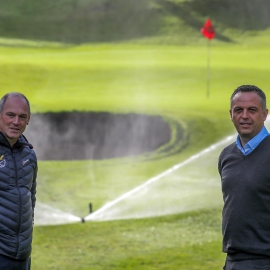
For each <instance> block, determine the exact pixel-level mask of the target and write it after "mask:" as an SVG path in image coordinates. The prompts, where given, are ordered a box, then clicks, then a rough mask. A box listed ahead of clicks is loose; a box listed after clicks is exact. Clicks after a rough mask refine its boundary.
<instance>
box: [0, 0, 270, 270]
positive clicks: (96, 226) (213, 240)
mask: <svg viewBox="0 0 270 270" xmlns="http://www.w3.org/2000/svg"><path fill="white" fill-rule="evenodd" d="M166 2H170V4H171V6H170V7H174V8H175V9H174V8H173V9H170V8H169V7H168V6H166V9H162V8H164V7H165V6H164V3H166ZM196 2H198V1H196ZM196 2H194V1H160V3H157V2H153V3H154V4H155V5H154V7H152V8H151V10H150V11H149V9H148V7H147V9H146V13H144V14H149V13H147V12H152V11H153V10H154V11H160V10H163V13H162V16H161V17H156V16H154V17H151V16H150V17H148V19H149V18H150V19H151V18H153V22H154V21H155V22H158V23H160V24H159V28H158V29H157V28H156V27H154V28H151V27H149V28H147V29H146V32H147V31H148V32H147V33H148V34H147V33H146V32H142V31H141V30H140V27H141V26H140V25H139V24H137V26H136V27H137V28H136V29H135V30H136V31H137V32H136V31H134V32H133V33H131V32H125V33H124V32H122V34H121V35H118V34H117V33H116V32H115V31H112V29H113V27H115V25H117V24H118V25H119V24H120V25H121V24H122V25H123V23H122V22H121V19H122V18H124V16H126V14H130V10H125V12H124V13H123V16H120V17H119V18H120V19H119V20H118V21H117V24H112V28H111V27H109V26H108V23H107V22H106V23H107V24H105V23H104V19H108V17H107V16H106V14H107V13H106V12H107V11H106V10H102V12H101V13H102V16H103V18H102V16H101V18H100V20H97V21H96V22H98V21H99V22H100V23H101V24H100V25H99V26H98V25H95V26H96V28H91V31H88V32H89V33H90V35H88V34H87V35H85V33H86V32H87V27H88V26H87V23H89V21H91V20H88V21H87V23H84V24H80V22H78V18H79V17H80V16H79V15H80V14H81V13H80V12H81V11H82V10H83V9H84V7H85V6H84V5H85V3H86V2H85V1H69V2H68V1H66V2H65V3H66V4H67V5H65V9H64V10H62V12H61V13H58V12H60V11H61V9H58V6H57V8H52V9H50V8H48V7H45V6H44V7H45V8H46V9H45V11H46V10H47V11H46V12H47V13H46V12H45V13H44V14H43V15H44V16H43V19H44V21H42V20H40V18H41V17H40V16H35V18H34V15H38V14H39V15H40V10H41V11H42V8H41V6H39V5H36V6H31V3H32V2H31V1H23V2H20V3H19V2H18V3H17V4H16V5H10V1H3V3H2V8H1V12H2V13H1V14H0V15H1V19H2V20H1V22H2V23H1V25H0V33H1V34H2V36H3V37H13V38H14V39H5V38H1V40H0V44H1V46H2V47H0V82H1V86H2V87H1V90H0V91H1V94H4V93H5V92H8V91H21V92H23V93H25V94H26V95H27V96H28V97H29V99H30V101H31V103H32V111H33V112H45V111H63V110H64V111H71V110H79V111H80V110H86V111H110V112H115V113H117V112H127V113H128V112H140V113H149V114H160V115H163V116H164V117H170V118H173V119H175V120H177V121H179V122H181V123H182V124H183V126H184V127H185V129H186V132H187V133H188V134H189V136H188V143H189V144H188V147H186V148H185V149H184V150H183V151H182V152H179V153H174V155H170V156H167V157H164V158H162V159H154V158H153V159H149V160H147V161H145V159H144V157H143V156H139V157H133V158H121V159H115V160H103V161H65V162H61V161H57V162H55V161H40V162H39V178H38V183H39V185H38V194H37V199H38V201H40V202H43V203H46V204H49V205H51V206H53V207H56V208H58V209H61V210H63V211H67V212H71V213H73V214H75V215H77V216H84V215H86V214H88V211H87V210H88V209H87V208H88V207H87V206H88V203H89V201H91V202H93V206H94V210H96V209H97V208H99V207H101V206H102V205H103V204H104V203H106V202H107V201H110V200H113V199H115V198H116V197H117V196H119V195H121V194H123V193H125V192H127V191H129V190H130V189H132V188H133V187H136V186H138V185H139V184H141V183H143V182H144V181H146V180H147V179H149V178H150V177H152V176H155V175H157V174H159V173H161V172H163V171H164V170H166V169H168V168H170V167H171V166H173V165H174V164H177V163H179V162H181V161H183V160H185V159H186V158H188V157H189V156H191V155H192V154H194V153H197V152H198V151H200V150H202V149H204V148H205V147H208V146H209V145H211V144H212V143H214V142H217V141H218V140H220V139H222V138H224V137H225V136H227V135H229V134H230V133H231V132H232V131H233V127H232V125H231V122H230V119H229V115H228V109H229V97H230V94H231V92H232V91H233V89H235V88H236V87H237V86H238V85H240V84H249V83H251V84H257V85H258V86H259V87H261V88H262V89H263V90H264V91H265V92H266V94H267V95H268V96H269V94H270V90H269V86H268V83H269V80H268V77H269V76H268V73H269V69H270V65H269V61H268V59H269V55H270V49H269V46H268V45H269V30H267V29H266V30H264V29H265V27H267V26H268V25H267V24H266V25H262V24H261V23H260V24H259V23H258V24H257V26H258V27H257V29H256V31H254V28H252V27H247V28H246V29H245V30H243V29H242V28H241V27H240V28H239V24H238V23H239V20H240V22H241V18H240V17H239V16H235V17H234V19H233V20H229V25H228V24H226V20H224V21H222V22H221V21H220V20H219V18H218V17H215V14H219V16H221V17H222V18H223V19H224V18H225V19H227V14H228V10H226V9H225V10H223V11H220V10H218V11H219V12H216V11H217V9H213V10H214V11H215V13H214V14H212V13H210V14H211V15H213V16H214V17H213V22H214V25H215V26H216V29H217V31H218V35H217V39H215V40H213V41H212V42H211V83H210V97H209V98H207V97H206V76H207V68H206V63H207V62H206V59H207V41H206V40H205V39H204V38H203V37H201V34H200V32H199V29H200V27H201V25H202V22H204V20H205V18H206V13H205V12H206V11H208V7H207V6H205V7H204V8H203V9H201V11H200V10H196V12H193V11H192V9H191V7H190V5H192V4H194V3H195V4H196ZM210 2H211V1H207V3H208V4H209V3H210ZM246 2H247V1H246ZM249 2H250V1H249ZM4 3H5V7H4V6H3V4H4ZM44 3H45V2H44ZM51 3H52V2H51ZM74 3H75V4H76V3H77V4H78V6H77V10H76V9H75V8H74V7H73V6H72V5H71V4H74ZM100 3H101V2H100V1H99V3H98V2H97V1H91V3H90V6H88V7H89V8H90V9H91V8H92V7H96V6H97V5H98V4H100ZM104 3H106V1H102V4H104ZM140 3H141V4H142V5H147V3H148V2H147V3H146V1H145V2H143V1H140ZM145 3H146V4H145ZM181 3H182V4H181ZM129 4H132V3H131V2H129ZM208 4H207V5H208ZM55 5H59V6H61V5H63V2H61V1H57V2H55ZM179 5H180V6H181V5H182V8H184V9H183V10H184V11H186V14H184V15H185V16H184V17H182V16H180V15H181V14H180V13H176V14H175V13H173V14H172V11H175V10H178V11H181V9H179ZM210 6H211V5H210ZM257 6H259V5H257ZM22 7H23V8H24V9H22ZM117 7H121V1H117ZM233 7H234V6H233ZM167 8H168V9H167ZM38 10H39V12H37V11H38ZM50 10H53V12H54V13H52V14H51V16H52V17H53V16H54V18H53V19H52V17H50V16H48V14H49V13H50ZM70 11H72V12H73V13H72V12H71V13H72V15H73V17H72V18H71V19H70V22H69V26H70V23H71V24H72V23H73V24H74V25H73V26H72V27H70V28H69V27H67V26H68V24H63V21H62V22H60V23H59V24H57V23H58V22H59V20H55V18H58V19H59V18H60V19H61V20H62V19H63V17H65V16H68V15H69V14H70ZM86 11H87V9H86ZM118 11H121V9H119V10H118ZM239 11H240V13H241V14H242V13H243V12H242V8H241V9H239V10H238V12H239ZM139 12H140V10H139ZM220 12H221V13H220ZM84 14H86V13H84ZM118 14H122V13H121V12H115V14H114V15H116V16H117V15H118ZM134 14H135V15H134ZM134 14H133V15H134V16H133V17H132V18H136V20H137V17H136V16H137V15H136V14H138V9H135V10H134ZM224 14H225V15H226V16H225V17H224ZM237 14H239V13H237ZM247 14H249V13H248V12H247V13H245V14H243V15H244V16H245V18H247V17H246V15H247ZM22 15H23V16H22ZM30 15H31V16H30ZM163 15H164V16H163ZM182 15H183V14H182ZM191 15H192V17H191ZM24 16H25V17H24ZM84 16H86V15H84ZM132 18H131V21H130V23H131V24H125V27H123V29H122V30H123V31H126V30H130V29H131V28H130V25H132V23H134V20H132ZM196 18H198V20H197V19H196ZM248 18H249V17H248ZM51 19H52V20H51ZM111 19H113V17H111ZM111 19H110V20H107V21H109V22H110V21H111ZM237 20H238V21H237ZM105 21H106V20H105ZM146 21H147V17H144V18H143V20H141V21H140V22H139V23H142V22H146ZM33 22H34V23H33ZM44 22H47V24H46V23H44ZM29 23H31V24H29ZM103 23H104V24H103ZM52 25H53V26H54V27H51V26H52ZM80 25H82V26H83V27H81V30H82V32H76V31H74V29H78V27H80ZM92 25H93V24H92ZM25 26H28V27H25ZM38 26H40V27H41V28H38ZM149 26H151V25H150V24H149ZM42 27H43V28H42ZM76 27H77V28H76ZM38 29H41V30H43V32H42V31H39V30H38ZM102 29H103V30H104V32H102V31H100V30H102ZM37 30H38V31H39V33H38V34H37V32H35V31H37ZM62 30H64V31H62ZM263 30H264V31H263ZM72 31H73V33H72ZM108 33H109V34H108ZM115 33H116V34H115ZM69 34H72V35H70V36H69ZM73 34H74V35H73ZM142 37H144V38H142ZM18 38H22V39H18ZM23 38H27V39H28V40H24V39H23ZM35 39H43V40H45V41H48V40H57V41H69V42H70V43H76V44H78V43H83V42H86V41H89V40H93V41H94V42H98V41H100V40H106V41H109V40H110V41H116V40H118V41H119V40H121V41H122V42H121V43H119V42H118V43H116V42H115V43H102V44H101V43H96V45H93V44H92V45H90V44H81V45H80V46H74V45H72V44H70V43H67V44H65V43H48V42H36V41H35ZM127 39H128V40H127ZM169 44H171V45H169ZM179 45H181V46H179ZM30 124H31V123H30ZM78 136H79V131H78ZM153 157H154V154H153ZM215 166H216V164H213V171H214V168H215ZM217 181H219V179H217ZM161 207H162V202H161ZM213 207H215V205H212V206H210V207H209V208H208V209H198V211H197V212H189V213H182V214H177V215H171V216H164V217H157V218H144V219H131V220H122V221H110V222H87V223H84V224H72V225H64V226H36V227H35V229H34V242H33V255H32V257H33V260H32V263H33V267H32V268H33V270H35V269H36V270H43V269H46V270H47V269H61V270H62V269H63V270H64V269H75V270H76V269H143V270H144V269H170V270H171V269H181V270H182V269H184V270H193V269H197V270H203V269H207V270H209V269H213V270H214V269H221V268H222V265H223V261H224V254H222V252H221V232H220V223H221V216H220V215H221V214H220V213H221V209H220V208H219V207H218V208H213Z"/></svg>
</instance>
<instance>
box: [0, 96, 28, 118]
mask: <svg viewBox="0 0 270 270" xmlns="http://www.w3.org/2000/svg"><path fill="white" fill-rule="evenodd" d="M10 96H18V97H21V98H23V99H24V100H25V101H26V103H27V106H28V109H29V115H30V114H31V110H30V102H29V100H28V99H27V97H26V96H25V95H24V94H22V93H19V92H10V93H7V94H5V95H4V96H3V97H2V98H1V100H0V113H2V111H3V110H4V106H5V103H6V101H7V99H8V97H10Z"/></svg>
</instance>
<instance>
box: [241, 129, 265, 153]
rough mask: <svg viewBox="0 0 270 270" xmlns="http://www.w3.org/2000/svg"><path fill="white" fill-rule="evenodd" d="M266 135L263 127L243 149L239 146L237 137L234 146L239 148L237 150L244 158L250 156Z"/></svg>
mask: <svg viewBox="0 0 270 270" xmlns="http://www.w3.org/2000/svg"><path fill="white" fill-rule="evenodd" d="M268 135H269V132H268V131H267V129H266V128H265V127H263V128H262V130H261V131H260V132H259V133H258V134H257V135H256V136H255V137H254V138H252V139H251V140H250V141H249V142H248V143H246V145H245V147H244V148H243V147H242V145H241V142H240V138H239V135H238V136H237V139H236V145H237V147H238V148H239V150H240V151H241V152H242V153H243V154H244V155H245V156H246V155H248V154H250V153H251V152H252V151H253V150H254V149H255V148H256V147H257V146H258V145H259V143H260V142H261V141H262V140H263V139H264V138H265V137H266V136H268Z"/></svg>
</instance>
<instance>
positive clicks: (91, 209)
mask: <svg viewBox="0 0 270 270" xmlns="http://www.w3.org/2000/svg"><path fill="white" fill-rule="evenodd" d="M92 212H93V208H92V203H89V214H92ZM81 221H82V223H85V219H84V218H82V219H81Z"/></svg>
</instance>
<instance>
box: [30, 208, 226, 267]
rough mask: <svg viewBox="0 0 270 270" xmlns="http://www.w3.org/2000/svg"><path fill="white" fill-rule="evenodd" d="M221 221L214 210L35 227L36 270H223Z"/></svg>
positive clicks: (218, 210) (219, 215) (34, 260)
mask: <svg viewBox="0 0 270 270" xmlns="http://www.w3.org/2000/svg"><path fill="white" fill-rule="evenodd" d="M220 218H221V214H220V209H215V208H214V209H209V210H204V211H197V212H191V213H187V214H179V215H171V216H165V217H158V218H150V219H138V220H134V219H131V220H123V221H110V222H101V223H98V222H91V223H84V224H83V223H81V224H74V225H65V226H55V227H37V228H35V240H34V247H35V250H34V252H33V269H40V270H43V269H44V270H45V269H48V270H49V269H67V270H69V269H72V270H73V269H74V270H76V269H221V266H222V264H223V261H224V255H223V254H222V253H221V252H220V249H221V241H220ZM53 254H54V256H52V255H53ZM56 254H57V255H56Z"/></svg>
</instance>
